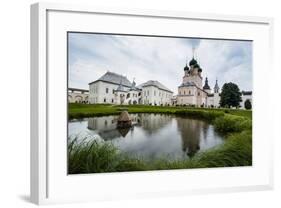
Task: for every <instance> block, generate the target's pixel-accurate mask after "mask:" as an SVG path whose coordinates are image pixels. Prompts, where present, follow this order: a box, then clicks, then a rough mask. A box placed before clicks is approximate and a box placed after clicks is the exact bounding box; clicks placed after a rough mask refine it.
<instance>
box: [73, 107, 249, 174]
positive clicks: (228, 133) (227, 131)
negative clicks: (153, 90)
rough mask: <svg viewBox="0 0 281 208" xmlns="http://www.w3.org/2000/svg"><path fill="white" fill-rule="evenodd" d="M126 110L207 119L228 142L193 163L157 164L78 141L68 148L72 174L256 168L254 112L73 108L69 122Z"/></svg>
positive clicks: (100, 144)
mask: <svg viewBox="0 0 281 208" xmlns="http://www.w3.org/2000/svg"><path fill="white" fill-rule="evenodd" d="M124 109H126V110H128V111H129V113H170V114H176V115H180V116H188V117H193V118H194V117H195V118H199V119H204V120H207V121H208V122H210V123H212V124H213V125H214V127H215V129H216V130H217V131H218V132H220V133H222V134H224V136H225V138H226V140H225V142H224V143H223V144H222V145H219V146H217V147H215V148H213V149H210V150H207V151H203V152H201V153H199V154H197V155H195V156H194V157H193V158H191V159H186V160H169V159H167V158H163V159H157V160H155V161H146V160H144V159H142V158H137V157H130V156H128V155H126V154H124V153H122V152H120V151H119V150H118V149H117V148H116V147H114V146H113V145H111V144H109V143H106V142H97V141H90V142H82V143H80V142H79V143H78V142H77V140H74V141H72V142H71V143H70V144H69V145H68V158H69V161H68V171H69V173H70V174H78V173H102V172H122V171H141V170H167V169H186V168H211V167H235V166H250V165H252V111H248V110H234V109H210V108H188V107H160V106H144V105H130V106H115V105H88V104H69V118H82V117H91V116H102V115H111V114H119V113H120V111H121V110H124Z"/></svg>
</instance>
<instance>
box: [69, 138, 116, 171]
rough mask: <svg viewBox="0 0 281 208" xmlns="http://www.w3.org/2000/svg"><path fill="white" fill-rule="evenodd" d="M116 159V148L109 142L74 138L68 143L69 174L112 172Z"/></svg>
mask: <svg viewBox="0 0 281 208" xmlns="http://www.w3.org/2000/svg"><path fill="white" fill-rule="evenodd" d="M117 159H118V150H117V149H116V148H115V147H114V146H113V145H112V144H110V143H105V142H99V141H96V140H93V141H88V142H86V141H85V140H84V141H78V140H77V139H74V140H73V141H71V142H70V143H69V144H68V170H69V173H70V174H75V173H100V172H112V171H115V166H116V162H117Z"/></svg>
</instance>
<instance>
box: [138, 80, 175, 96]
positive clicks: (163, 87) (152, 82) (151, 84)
mask: <svg viewBox="0 0 281 208" xmlns="http://www.w3.org/2000/svg"><path fill="white" fill-rule="evenodd" d="M149 86H154V87H157V88H158V89H161V90H164V91H167V92H171V93H173V91H171V90H170V89H168V88H167V87H165V86H164V85H163V84H161V83H160V82H158V81H156V80H149V81H147V82H145V83H142V84H140V85H139V86H137V88H143V87H149Z"/></svg>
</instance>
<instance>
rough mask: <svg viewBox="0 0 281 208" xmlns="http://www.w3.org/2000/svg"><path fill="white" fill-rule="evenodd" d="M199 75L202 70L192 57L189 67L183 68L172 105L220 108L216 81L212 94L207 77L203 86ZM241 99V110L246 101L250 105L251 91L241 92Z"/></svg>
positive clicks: (218, 89)
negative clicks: (182, 74)
mask: <svg viewBox="0 0 281 208" xmlns="http://www.w3.org/2000/svg"><path fill="white" fill-rule="evenodd" d="M201 73H202V68H201V67H200V65H199V64H198V62H197V61H196V60H195V59H194V57H193V58H192V60H191V61H190V62H189V66H188V65H187V64H186V66H185V67H184V76H183V79H182V83H181V85H180V86H179V87H178V94H177V95H176V96H175V97H174V98H173V104H176V105H191V106H197V107H199V106H202V107H215V108H218V107H219V106H220V88H219V85H218V80H216V84H215V86H214V90H213V92H212V91H211V88H210V86H209V83H208V78H207V77H206V79H205V84H204V86H203V77H202V75H201ZM241 97H242V101H241V102H240V106H241V107H242V108H244V103H245V101H246V100H250V102H251V103H252V92H251V91H242V96H241Z"/></svg>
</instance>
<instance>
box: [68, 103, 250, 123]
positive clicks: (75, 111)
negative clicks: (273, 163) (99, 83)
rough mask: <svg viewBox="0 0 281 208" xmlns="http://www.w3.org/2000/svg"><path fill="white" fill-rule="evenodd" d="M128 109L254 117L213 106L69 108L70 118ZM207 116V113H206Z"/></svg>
mask: <svg viewBox="0 0 281 208" xmlns="http://www.w3.org/2000/svg"><path fill="white" fill-rule="evenodd" d="M123 109H126V110H128V112H129V113H169V114H174V113H177V114H190V115H191V114H192V112H195V113H193V115H195V116H198V115H199V114H200V112H202V111H204V112H210V115H211V114H213V113H218V114H230V115H237V116H243V117H247V118H250V119H251V118H252V111H249V110H237V109H213V108H194V107H168V106H165V107H162V106H147V105H127V106H124V105H122V106H119V105H110V104H95V105H94V104H77V103H70V104H69V108H68V111H69V112H68V115H69V119H73V118H84V117H93V116H104V115H114V114H119V113H120V111H121V110H123ZM204 116H205V114H204Z"/></svg>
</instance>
